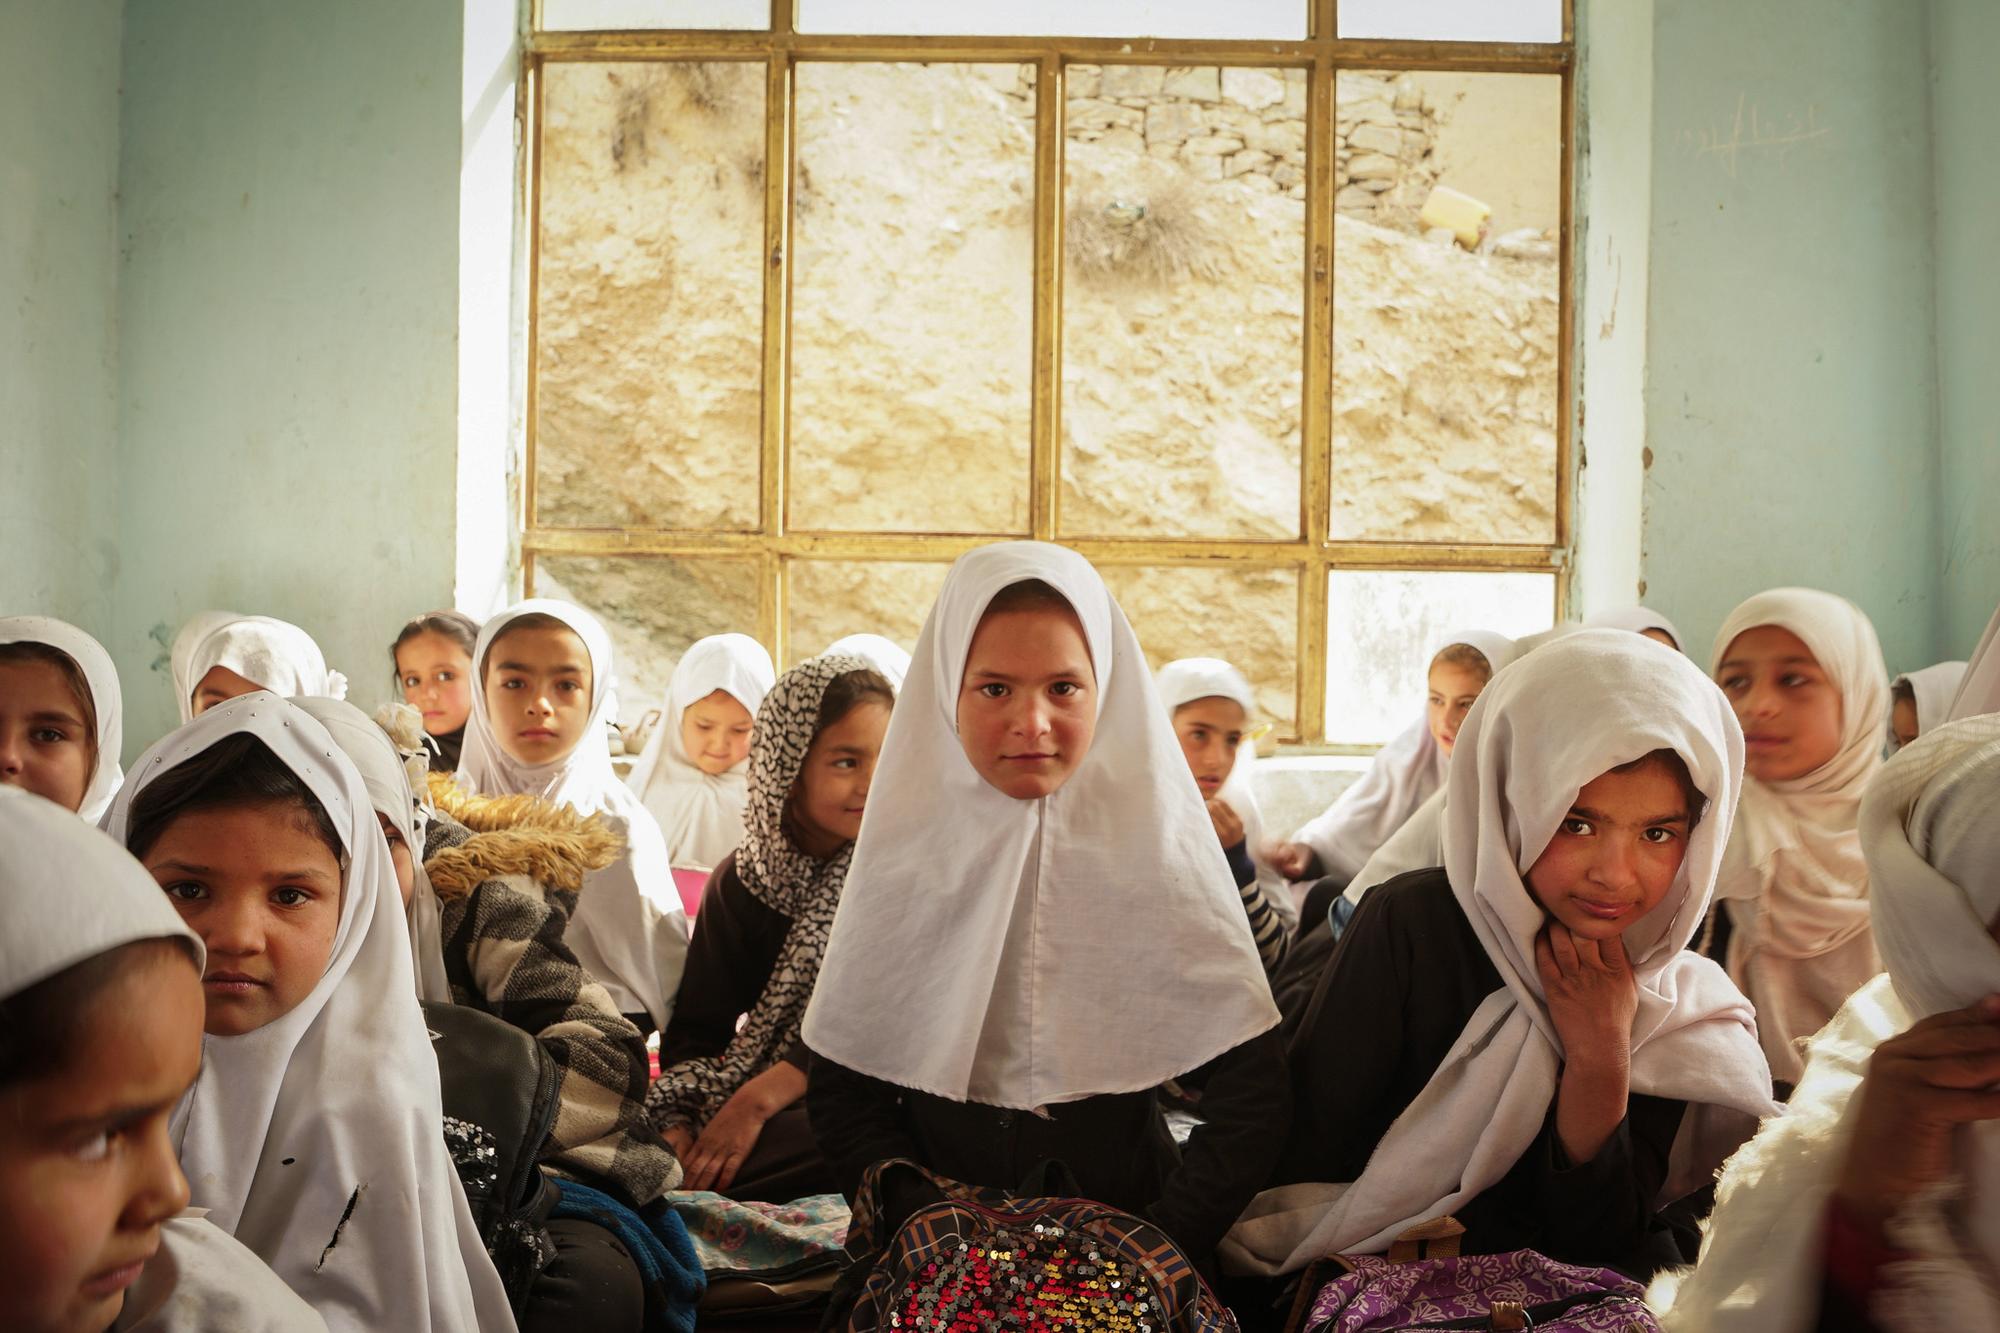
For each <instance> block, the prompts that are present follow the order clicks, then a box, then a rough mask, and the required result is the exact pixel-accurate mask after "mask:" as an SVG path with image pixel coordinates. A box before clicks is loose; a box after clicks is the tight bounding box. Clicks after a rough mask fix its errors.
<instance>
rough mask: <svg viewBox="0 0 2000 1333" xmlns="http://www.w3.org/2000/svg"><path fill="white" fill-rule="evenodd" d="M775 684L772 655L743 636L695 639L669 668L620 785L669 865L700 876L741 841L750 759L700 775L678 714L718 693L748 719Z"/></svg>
mask: <svg viewBox="0 0 2000 1333" xmlns="http://www.w3.org/2000/svg"><path fill="white" fill-rule="evenodd" d="M775 679H777V674H776V672H774V671H773V670H772V669H771V655H770V654H769V653H767V652H765V651H764V645H763V644H761V643H759V642H757V641H756V640H755V639H753V638H751V637H750V636H749V635H747V634H716V635H711V636H710V637H708V638H706V639H702V640H699V641H697V642H696V643H695V644H694V645H693V646H692V647H690V648H689V649H688V650H687V652H686V653H684V654H682V655H681V660H680V661H679V662H677V663H676V664H675V665H674V674H673V678H672V679H671V680H669V681H668V682H667V697H666V699H665V701H664V702H662V703H661V705H660V721H659V724H658V725H657V726H655V727H654V728H653V734H652V736H651V737H650V738H649V739H648V740H647V741H646V749H645V752H644V753H643V754H641V755H640V756H639V762H638V763H636V764H634V765H632V772H631V774H630V775H629V776H628V777H627V778H626V779H625V783H626V785H627V786H629V787H630V788H631V789H632V790H633V791H635V792H638V793H639V795H640V797H641V798H642V799H643V800H644V801H645V803H646V809H648V810H650V811H651V812H652V814H653V818H654V819H657V820H658V821H659V823H660V831H661V833H662V834H663V835H664V836H665V837H666V840H667V856H668V858H669V859H670V860H671V861H672V862H673V864H675V865H677V866H699V867H701V868H702V869H704V870H712V869H714V868H715V867H716V866H717V865H720V864H721V862H722V858H723V857H725V856H727V855H729V854H730V853H731V852H733V851H735V850H736V845H737V844H738V843H740V842H742V841H743V810H744V807H745V806H746V805H748V804H749V801H750V776H749V769H750V760H749V757H748V756H745V757H744V760H743V762H742V763H740V764H737V765H736V766H735V767H734V768H731V769H730V770H729V771H727V772H725V773H707V772H704V771H702V769H701V768H699V767H698V766H696V764H695V762H694V761H693V760H692V759H690V758H689V757H688V754H687V751H686V750H685V749H684V748H683V747H682V745H681V714H683V713H685V712H686V711H687V709H688V705H689V704H692V703H696V702H698V701H700V700H702V699H706V698H707V697H708V696H709V695H711V694H713V693H715V692H716V691H717V690H721V691H723V692H724V693H725V694H727V695H729V696H730V697H731V698H733V699H735V700H736V702H737V703H740V704H742V705H743V707H744V708H746V709H747V710H749V713H750V716H751V717H753V718H754V717H756V716H757V709H758V708H759V707H760V706H761V705H762V704H763V702H764V695H765V694H766V693H767V692H769V690H770V688H771V683H772V681H774V680H775Z"/></svg>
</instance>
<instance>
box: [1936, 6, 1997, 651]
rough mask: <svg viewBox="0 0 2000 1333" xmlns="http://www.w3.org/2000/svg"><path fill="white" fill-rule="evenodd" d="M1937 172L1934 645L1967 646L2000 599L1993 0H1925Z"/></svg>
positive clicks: (1946, 648) (1940, 648) (1961, 648)
mask: <svg viewBox="0 0 2000 1333" xmlns="http://www.w3.org/2000/svg"><path fill="white" fill-rule="evenodd" d="M1931 60H1932V67H1931V76H1932V82H1931V99H1932V100H1931V128H1932V135H1933V138H1932V146H1933V162H1934V164H1935V168H1936V173H1937V234H1936V246H1937V357H1938V445H1939V456H1940V464H1941V471H1940V502H1939V505H1940V512H1939V523H1938V539H1939V547H1940V549H1939V563H1940V568H1941V571H1942V578H1941V590H1942V596H1943V599H1944V605H1943V615H1942V629H1943V637H1942V639H1941V640H1940V642H1939V644H1938V655H1939V656H1941V657H1964V656H1965V655H1966V654H1967V653H1968V652H1970V651H1971V649H1972V646H1973V644H1975V643H1977V642H1978V640H1979V634H1980V631H1981V630H1983V629H1984V628H1985V627H1986V622H1987V620H1988V618H1989V617H1991V616H1992V614H1993V608H1994V605H1995V604H1996V603H2000V373H1996V371H2000V263H1996V262H1995V259H1994V255H1993V245H1994V239H1995V238H1994V222H1995V219H2000V158H1996V157H1995V156H1994V150H1993V134H1994V123H1995V121H1996V120H2000V83H1996V82H1995V81H1994V77H1993V69H1994V64H1995V62H1996V61H2000V4H1995V3H1993V0H1933V3H1932V5H1931Z"/></svg>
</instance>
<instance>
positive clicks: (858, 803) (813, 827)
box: [791, 700, 889, 858]
mask: <svg viewBox="0 0 2000 1333" xmlns="http://www.w3.org/2000/svg"><path fill="white" fill-rule="evenodd" d="M888 729H889V708H888V705H886V704H882V703H877V702H874V701H872V700H869V701H864V702H862V703H858V704H856V705H855V706H854V707H852V708H850V709H848V710H847V715H846V716H845V717H842V718H841V719H839V720H838V721H836V722H833V723H831V724H830V725H828V726H827V728H826V729H825V730H824V731H822V732H820V733H819V735H817V736H815V737H813V743H812V748H811V749H809V750H807V751H806V761H805V765H804V767H802V768H801V769H800V770H799V780H798V785H797V786H796V787H794V788H793V789H792V810H791V813H792V819H793V823H794V824H795V825H796V831H797V832H798V834H799V835H800V847H799V850H800V851H802V852H804V853H806V855H808V856H817V857H821V858H824V857H828V856H831V855H833V854H834V853H835V852H837V851H839V850H840V848H841V847H842V846H843V845H845V844H846V843H850V842H853V841H854V840H855V839H856V838H858V837H860V836H861V812H862V809H863V807H865V806H866V805H867V804H868V784H869V783H870V782H871V781H873V779H874V777H875V760H876V758H877V757H878V756H879V755H880V754H881V753H882V735H883V733H884V732H886V731H888ZM806 844H811V845H810V846H808V845H806Z"/></svg>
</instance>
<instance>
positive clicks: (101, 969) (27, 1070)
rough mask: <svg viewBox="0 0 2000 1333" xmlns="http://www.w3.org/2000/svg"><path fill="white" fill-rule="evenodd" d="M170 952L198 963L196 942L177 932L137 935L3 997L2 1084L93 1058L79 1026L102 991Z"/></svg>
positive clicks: (0, 1016) (0, 1034) (0, 1026)
mask: <svg viewBox="0 0 2000 1333" xmlns="http://www.w3.org/2000/svg"><path fill="white" fill-rule="evenodd" d="M169 956H172V957H177V958H183V959H185V960H187V962H188V963H189V964H193V963H194V960H195V950H194V944H193V941H191V940H188V939H187V938H185V937H183V936H178V935H161V936H156V937H154V938H153V939H149V940H133V941H131V942H130V943H128V944H121V945H119V946H117V947H116V948H113V949H106V950H105V951H104V952H103V953H100V954H93V955H91V956H90V957H89V958H86V959H84V960H83V961H82V962H80V963H73V964H71V965H70V966H69V967H66V968H64V969H63V970H62V971H60V972H58V973H56V974H55V975H54V976H52V977H44V978H42V979H41V980H40V981H38V982H36V983H35V984H34V985H32V986H30V987H28V988H27V989H26V990H20V991H16V992H14V993H13V994H12V995H9V996H7V997H6V998H5V999H0V1086H5V1085H7V1084H10V1083H25V1082H27V1081H29V1080H30V1079H37V1078H41V1077H43V1076H44V1075H48V1074H54V1073H60V1072H61V1071H62V1070H64V1069H66V1068H68V1067H69V1062H70V1061H71V1060H82V1059H88V1058H89V1057H90V1052H88V1051H84V1050H80V1049H78V1046H79V1040H80V1037H81V1035H82V1034H81V1032H80V1029H81V1028H82V1027H83V1024H84V1020H85V1019H86V1018H87V1017H88V1016H89V1013H90V1009H91V1005H92V1003H93V1002H95V1000H96V999H97V997H98V995H99V994H100V993H101V992H103V991H104V990H105V989H106V988H107V987H109V986H110V985H111V983H112V982H113V981H116V980H117V979H118V978H119V977H120V976H122V975H124V974H125V973H127V972H133V971H137V970H138V969H139V968H140V967H142V966H143V965H144V964H145V963H147V962H149V961H151V960H153V959H156V958H165V957H169Z"/></svg>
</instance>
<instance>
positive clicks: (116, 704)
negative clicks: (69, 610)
mask: <svg viewBox="0 0 2000 1333" xmlns="http://www.w3.org/2000/svg"><path fill="white" fill-rule="evenodd" d="M0 643H41V644H47V645H48V646H49V647H51V648H54V649H56V650H57V651H59V652H62V653H66V654H68V656H69V659H70V661H72V662H75V663H76V665H77V669H78V670H79V671H81V672H83V680H84V684H86V685H87V686H89V687H90V706H91V709H92V711H94V712H95V713H96V714H97V766H96V767H95V768H93V769H92V770H91V771H90V781H89V783H87V784H86V785H85V787H84V792H83V805H82V806H81V807H79V808H78V810H77V813H78V814H80V815H82V816H83V817H84V818H85V819H86V820H88V821H89V822H91V823H92V824H95V823H96V822H97V821H98V820H100V819H102V818H103V817H104V812H105V810H106V809H107V808H109V807H110V805H111V798H112V797H113V796H114V795H116V794H117V792H118V784H119V783H121V782H123V781H124V780H125V770H123V769H121V768H120V767H119V766H118V756H119V754H120V753H121V752H122V747H123V746H124V744H125V705H124V702H123V700H122V698H121V697H120V695H119V692H118V668H117V667H116V666H113V665H112V662H111V654H109V653H107V652H105V651H104V645H103V644H101V643H99V642H98V641H97V640H96V639H93V638H92V637H90V635H88V634H85V633H84V632H83V631H82V630H80V629H78V628H77V627H76V626H74V625H71V624H69V623H67V622H65V621H61V620H51V619H49V618H48V617H46V616H6V617H0Z"/></svg>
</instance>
